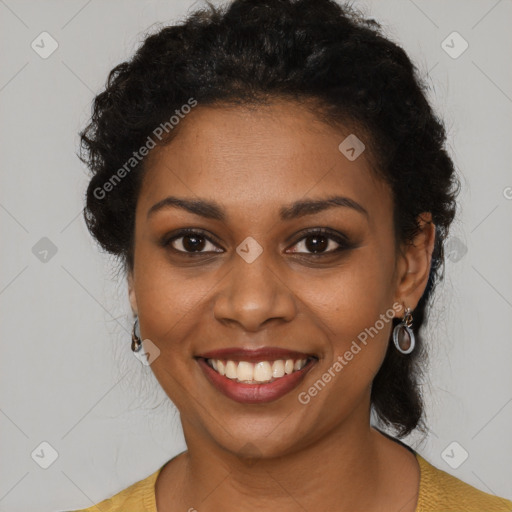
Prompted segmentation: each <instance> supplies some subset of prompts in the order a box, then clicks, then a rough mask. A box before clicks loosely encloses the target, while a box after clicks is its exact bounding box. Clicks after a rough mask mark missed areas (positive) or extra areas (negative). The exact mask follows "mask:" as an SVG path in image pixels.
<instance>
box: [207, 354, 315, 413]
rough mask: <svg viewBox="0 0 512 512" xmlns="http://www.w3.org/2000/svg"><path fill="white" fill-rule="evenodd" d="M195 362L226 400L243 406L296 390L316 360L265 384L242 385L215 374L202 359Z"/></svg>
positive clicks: (261, 402)
mask: <svg viewBox="0 0 512 512" xmlns="http://www.w3.org/2000/svg"><path fill="white" fill-rule="evenodd" d="M197 362H198V363H199V366H200V367H201V369H202V370H203V372H204V373H205V375H206V377H207V378H208V380H209V381H210V382H211V383H212V384H213V385H214V386H215V387H216V388H217V389H218V390H219V391H220V392H221V393H224V395H226V396H227V397H228V398H231V399H232V400H234V401H235V402H240V403H244V404H263V403H267V402H272V401H274V400H277V399H278V398H281V397H282V396H284V395H286V394H287V393H289V392H290V391H291V390H292V389H294V388H296V387H297V386H298V385H299V384H300V382H301V381H302V379H304V377H305V376H306V373H308V372H309V370H310V369H311V368H312V367H313V365H314V364H315V362H316V360H315V359H311V360H309V361H308V363H307V364H306V366H304V368H302V369H301V370H298V371H294V372H293V373H290V374H289V375H284V376H283V377H280V378H278V379H276V380H274V381H272V382H268V383H266V384H244V383H241V382H237V381H236V380H231V379H228V378H227V377H224V375H221V374H220V373H218V372H216V371H215V370H214V369H213V368H212V367H211V366H210V365H209V364H208V363H207V362H206V359H204V358H198V359H197Z"/></svg>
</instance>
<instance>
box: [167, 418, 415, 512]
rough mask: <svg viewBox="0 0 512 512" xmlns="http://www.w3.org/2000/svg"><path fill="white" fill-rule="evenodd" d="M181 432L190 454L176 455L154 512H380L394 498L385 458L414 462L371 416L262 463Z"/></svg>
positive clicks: (193, 432) (201, 435)
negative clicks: (302, 511) (374, 424)
mask: <svg viewBox="0 0 512 512" xmlns="http://www.w3.org/2000/svg"><path fill="white" fill-rule="evenodd" d="M187 427H188V428H187ZM184 432H185V438H186V441H187V446H188V451H186V452H184V453H182V454H180V456H178V458H177V460H178V459H179V462H180V463H179V464H176V465H175V467H174V471H173V472H172V475H169V476H168V478H167V480H166V481H167V482H169V485H166V488H164V489H162V488H160V490H159V493H157V494H158V495H157V498H158V499H157V506H158V510H159V512H160V511H162V512H167V511H173V510H194V509H196V510H199V511H201V512H207V511H214V510H223V511H225V512H232V511H233V512H234V511H239V510H240V509H241V508H242V509H243V510H244V511H247V512H251V511H253V510H254V511H256V510H258V511H259V510H262V509H263V510H265V509H268V510H280V511H281V512H288V511H292V510H293V511H296V510H298V509H301V508H302V509H305V510H337V511H340V512H349V511H350V512H352V511H353V510H367V511H372V510H377V509H379V510H383V509H385V507H384V508H382V506H383V503H384V502H385V500H390V499H391V498H390V496H393V499H396V495H397V494H398V489H396V488H390V486H391V487H393V485H394V484H393V482H394V479H392V478H391V477H392V476H393V477H396V475H391V473H393V471H390V467H391V466H390V459H392V458H393V457H395V460H398V459H397V457H396V454H397V449H398V450H399V453H401V455H400V457H401V459H400V460H401V461H402V462H403V461H404V460H405V457H409V462H410V458H411V457H412V454H407V455H406V454H404V451H405V452H407V450H405V449H404V448H403V447H400V446H399V445H398V444H397V443H395V442H393V441H390V440H389V439H387V438H385V437H384V436H383V435H382V434H380V433H379V432H377V431H376V430H375V429H373V428H371V427H370V425H369V417H366V418H362V419H361V420H360V421H352V422H346V423H344V424H343V425H341V426H339V427H338V428H337V429H335V430H332V431H331V432H329V433H327V434H326V433H325V432H324V433H322V435H321V436H320V437H319V439H317V440H316V441H315V442H311V443H309V444H308V445H307V446H303V447H301V449H299V450H294V451H290V452H289V453H286V454H280V455H279V456H275V457H265V458H262V457H255V458H241V457H240V454H235V453H233V452H230V451H227V450H225V449H224V448H221V447H220V446H219V445H218V444H216V443H215V442H213V441H212V440H211V439H208V438H207V437H205V435H204V432H198V431H197V430H195V429H193V428H190V426H189V425H186V424H184ZM251 446H252V447H253V452H254V453H257V452H258V450H257V448H256V447H255V446H254V445H248V446H247V449H246V450H245V451H246V452H247V453H250V447H251ZM170 482H173V483H172V485H171V484H170ZM395 487H396V486H395ZM369 489H370V490H371V491H370V492H369ZM393 499H391V502H392V503H393V504H396V502H395V501H393ZM410 499H411V497H409V496H408V497H407V499H404V502H406V501H407V500H410ZM170 504H173V505H172V507H176V508H172V507H171V506H170ZM166 507H167V508H166Z"/></svg>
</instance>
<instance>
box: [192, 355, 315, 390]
mask: <svg viewBox="0 0 512 512" xmlns="http://www.w3.org/2000/svg"><path fill="white" fill-rule="evenodd" d="M201 359H203V360H204V361H206V364H207V365H208V366H209V367H210V368H212V369H213V370H214V371H215V372H217V373H218V374H219V375H222V376H223V377H226V378H227V379H230V380H233V381H235V382H238V383H241V384H269V383H271V382H274V381H276V380H279V379H282V378H283V377H286V376H287V375H291V374H292V373H296V372H300V371H301V370H303V369H304V368H305V367H306V366H307V365H309V364H310V363H312V362H314V361H316V360H317V358H316V357H314V356H311V357H308V358H302V359H298V358H297V359H277V360H274V361H258V362H256V363H252V362H250V361H233V360H230V359H213V358H208V359H207V358H201Z"/></svg>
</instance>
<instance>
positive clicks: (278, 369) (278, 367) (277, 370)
mask: <svg viewBox="0 0 512 512" xmlns="http://www.w3.org/2000/svg"><path fill="white" fill-rule="evenodd" d="M283 375H284V361H283V360H282V359H279V360H278V361H274V364H273V365H272V377H274V378H276V379H277V378H279V377H282V376H283Z"/></svg>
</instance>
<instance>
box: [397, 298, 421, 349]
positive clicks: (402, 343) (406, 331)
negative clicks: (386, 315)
mask: <svg viewBox="0 0 512 512" xmlns="http://www.w3.org/2000/svg"><path fill="white" fill-rule="evenodd" d="M393 342H394V344H395V347H396V349H397V350H398V351H399V352H401V353H402V354H410V353H411V352H412V351H413V350H414V346H415V345H416V339H415V338H414V332H413V331H412V310H411V308H405V313H404V317H403V318H402V321H401V322H400V323H399V324H398V325H397V326H395V328H394V329H393Z"/></svg>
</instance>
